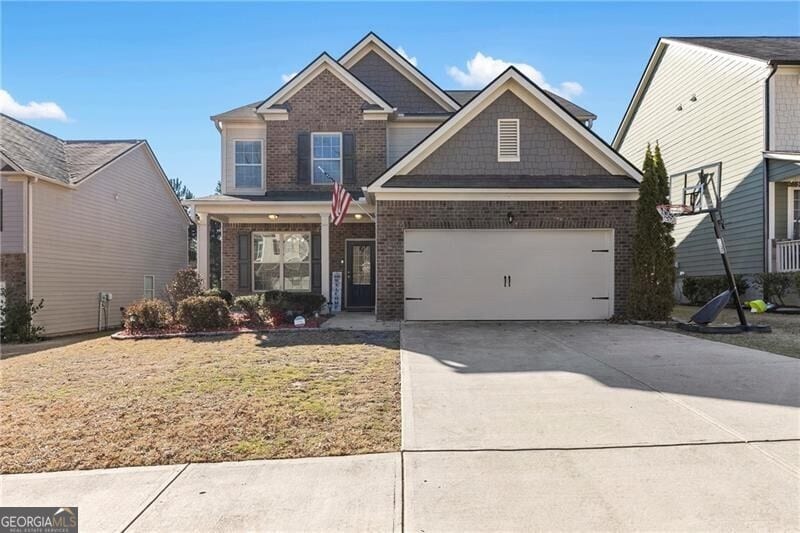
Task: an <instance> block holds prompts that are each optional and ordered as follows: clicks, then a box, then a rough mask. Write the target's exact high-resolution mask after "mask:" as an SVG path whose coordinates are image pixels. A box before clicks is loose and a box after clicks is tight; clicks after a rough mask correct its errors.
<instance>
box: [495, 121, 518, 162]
mask: <svg viewBox="0 0 800 533" xmlns="http://www.w3.org/2000/svg"><path fill="white" fill-rule="evenodd" d="M497 160H498V161H500V162H503V161H519V119H518V118H501V119H499V120H498V121H497Z"/></svg>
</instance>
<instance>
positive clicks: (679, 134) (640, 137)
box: [613, 37, 800, 276]
mask: <svg viewBox="0 0 800 533" xmlns="http://www.w3.org/2000/svg"><path fill="white" fill-rule="evenodd" d="M656 142H658V143H659V145H660V146H661V151H662V154H663V156H664V161H665V163H666V166H667V170H668V172H669V173H670V174H671V175H678V174H681V173H683V172H685V171H688V170H690V169H694V168H697V167H701V166H705V165H711V164H715V163H721V164H722V208H723V216H724V219H725V225H726V242H727V245H728V252H729V255H730V258H731V262H732V266H733V269H734V271H735V272H737V273H741V274H753V273H758V272H764V271H796V270H800V38H798V37H692V38H689V37H665V38H662V39H661V40H659V42H658V44H657V45H656V48H655V50H654V52H653V54H652V56H651V58H650V61H649V63H648V65H647V67H646V69H645V71H644V74H643V76H642V79H641V81H640V83H639V85H638V87H637V89H636V92H635V94H634V96H633V99H632V100H631V103H630V105H629V107H628V110H627V112H626V113H625V116H624V118H623V120H622V123H621V124H620V127H619V130H618V131H617V134H616V136H615V138H614V142H613V146H614V148H616V149H617V150H619V151H620V153H622V155H624V156H625V157H626V158H628V159H630V160H632V161H634V162H635V163H640V162H641V161H642V159H643V156H644V152H645V148H646V146H647V144H648V143H650V144H651V145H652V144H655V143H656ZM682 186H683V181H682V179H676V180H673V183H672V198H673V200H676V199H678V198H680V197H681V188H682ZM678 201H679V200H678ZM674 203H675V202H674ZM674 235H675V240H676V244H677V252H678V262H679V270H681V271H683V272H685V274H686V275H690V276H695V275H714V274H721V273H723V270H722V263H721V261H720V257H719V253H718V251H717V246H716V244H715V242H714V233H713V230H712V228H711V225H710V222H709V220H708V217H707V216H689V217H682V218H679V219H678V223H677V224H676V226H675V233H674Z"/></svg>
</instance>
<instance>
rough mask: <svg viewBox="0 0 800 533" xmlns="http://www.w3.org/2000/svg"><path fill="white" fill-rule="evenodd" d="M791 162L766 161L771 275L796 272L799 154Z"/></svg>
mask: <svg viewBox="0 0 800 533" xmlns="http://www.w3.org/2000/svg"><path fill="white" fill-rule="evenodd" d="M785 157H787V158H788V156H785ZM794 159H795V160H791V159H770V160H768V168H769V179H770V181H769V249H768V257H769V260H770V271H771V272H798V271H800V154H795V156H794Z"/></svg>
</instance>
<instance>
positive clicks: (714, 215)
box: [700, 170, 750, 330]
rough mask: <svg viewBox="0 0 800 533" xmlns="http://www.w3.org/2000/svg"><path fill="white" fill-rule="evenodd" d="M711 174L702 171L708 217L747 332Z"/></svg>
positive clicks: (743, 326)
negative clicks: (709, 177) (709, 178)
mask: <svg viewBox="0 0 800 533" xmlns="http://www.w3.org/2000/svg"><path fill="white" fill-rule="evenodd" d="M708 176H710V174H706V173H705V172H703V171H702V170H701V171H700V183H701V185H702V187H703V196H704V197H705V200H706V204H708V205H709V206H713V207H711V209H709V212H708V215H709V216H710V217H711V224H712V225H713V226H714V236H715V237H716V239H717V247H718V248H719V255H720V256H721V257H722V266H723V267H725V275H726V276H727V277H728V287H729V288H730V291H731V293H732V295H733V301H734V302H735V303H736V314H737V315H739V323H740V324H741V325H742V328H744V329H745V330H748V329H750V326H749V325H748V324H747V316H746V315H745V314H744V307H743V306H742V299H741V297H740V296H739V288H738V287H737V286H736V277H735V276H734V275H733V270H731V262H730V260H729V259H728V252H727V249H726V248H725V238H724V236H723V233H724V231H725V224H724V222H723V221H722V215H721V214H720V209H719V204H718V202H717V201H716V200H715V199H713V198H712V197H711V192H710V191H709V189H708V187H707V184H706V180H707V179H708Z"/></svg>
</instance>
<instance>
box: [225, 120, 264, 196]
mask: <svg viewBox="0 0 800 533" xmlns="http://www.w3.org/2000/svg"><path fill="white" fill-rule="evenodd" d="M266 128H267V126H266V124H259V125H258V126H250V127H241V126H235V125H230V126H226V127H225V129H224V130H223V132H222V161H223V165H222V174H223V177H222V180H223V187H224V189H223V191H222V192H223V194H259V193H263V192H264V191H265V188H264V187H263V186H262V187H260V188H257V189H237V188H236V180H235V178H236V169H235V162H236V151H235V148H234V141H237V140H260V141H261V180H262V185H263V184H264V183H265V180H264V175H265V172H266V168H267V161H266V155H265V154H266V150H265V147H266V142H267V139H266V135H267V130H266Z"/></svg>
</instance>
